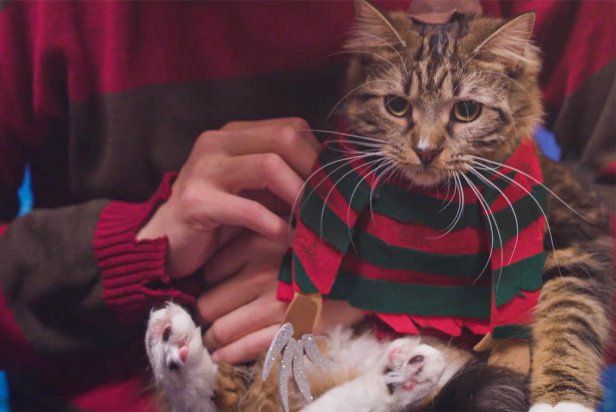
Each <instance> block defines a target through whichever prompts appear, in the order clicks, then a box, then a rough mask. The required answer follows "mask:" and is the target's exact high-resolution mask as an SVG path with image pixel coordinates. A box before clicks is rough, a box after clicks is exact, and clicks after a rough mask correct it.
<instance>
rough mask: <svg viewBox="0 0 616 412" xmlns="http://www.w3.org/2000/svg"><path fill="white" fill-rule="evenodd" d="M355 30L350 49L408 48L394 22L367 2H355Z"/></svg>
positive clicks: (358, 0)
mask: <svg viewBox="0 0 616 412" xmlns="http://www.w3.org/2000/svg"><path fill="white" fill-rule="evenodd" d="M355 20H356V25H355V30H354V32H353V34H352V36H351V38H350V39H349V41H347V43H346V45H345V47H346V48H348V49H357V48H372V47H383V46H386V45H388V44H389V45H390V46H397V45H402V46H403V47H404V46H406V42H405V41H404V40H403V39H402V36H400V33H399V32H398V30H397V29H396V28H395V27H394V24H393V22H392V20H391V19H390V18H389V17H388V16H387V15H386V14H385V13H383V12H381V11H380V10H379V9H377V8H376V7H375V6H373V5H372V4H370V3H369V2H368V1H366V0H355Z"/></svg>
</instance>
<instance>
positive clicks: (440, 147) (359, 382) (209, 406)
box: [146, 1, 613, 412]
mask: <svg viewBox="0 0 616 412" xmlns="http://www.w3.org/2000/svg"><path fill="white" fill-rule="evenodd" d="M533 24H534V14H532V13H527V14H524V15H522V16H519V17H517V18H514V19H512V20H510V21H507V22H504V21H502V20H499V19H496V18H490V17H475V16H463V15H454V17H453V18H452V20H451V21H450V22H449V23H448V24H444V25H437V26H435V25H427V24H424V23H421V22H419V21H416V20H413V19H411V18H409V16H408V15H407V14H405V13H402V12H394V13H389V14H384V13H381V12H380V11H378V10H377V9H376V8H374V7H373V6H371V5H370V4H369V3H367V2H364V1H358V2H357V25H356V30H355V32H354V34H353V35H352V37H351V38H350V40H349V41H348V42H347V44H346V46H345V48H346V50H347V51H348V52H350V53H351V54H352V55H353V57H352V58H351V61H350V65H349V69H348V74H347V79H346V80H347V83H346V86H347V87H348V93H347V94H346V95H345V98H344V100H343V103H342V104H341V105H340V109H341V111H342V114H343V116H344V118H345V119H346V124H347V125H348V126H349V130H350V133H349V136H351V135H352V136H354V137H355V139H357V141H356V143H357V145H358V146H359V147H362V144H363V147H366V148H367V149H366V150H368V148H369V149H370V150H373V149H374V148H375V147H376V148H377V149H378V151H379V152H380V153H382V156H384V157H385V158H387V159H389V160H390V161H391V162H392V164H395V171H397V172H398V173H399V174H401V175H403V177H404V178H405V179H407V180H408V181H410V182H412V183H413V184H415V185H419V186H425V187H433V186H436V185H440V184H443V182H447V181H450V180H451V179H452V176H458V177H460V176H462V175H466V174H469V173H472V172H470V171H471V170H473V171H475V172H477V171H483V172H487V173H489V172H492V173H498V172H496V167H495V166H500V165H501V162H503V161H504V159H506V158H507V157H508V156H509V155H510V154H511V153H512V152H513V151H514V150H515V149H516V148H517V147H518V145H520V144H521V143H522V142H523V141H524V140H525V139H528V138H529V137H528V136H532V134H533V131H534V130H535V128H536V127H537V126H538V124H539V123H540V121H541V118H542V115H543V112H542V105H541V98H540V91H539V87H538V84H537V76H538V73H539V70H540V59H539V52H538V49H537V48H536V47H535V46H534V45H533V44H532V42H531V41H530V40H529V39H530V37H531V33H532V28H533ZM540 161H541V168H542V172H543V176H544V181H545V185H546V186H547V187H548V188H549V189H550V191H551V192H550V193H551V195H550V196H549V198H548V209H547V211H546V215H547V216H546V217H547V222H548V224H547V225H546V229H548V231H547V232H546V236H545V242H544V243H545V245H544V247H545V251H546V252H547V259H546V261H545V266H544V272H543V286H542V288H541V295H540V299H539V303H538V305H537V307H536V311H535V317H534V323H533V325H532V340H531V342H532V344H531V354H532V356H531V368H530V374H529V376H530V377H529V382H530V392H529V398H528V399H529V402H530V403H527V402H528V399H527V398H526V395H525V393H524V392H525V390H521V389H524V388H525V387H526V382H525V381H524V379H523V378H520V377H519V376H518V375H515V374H513V373H509V372H507V371H506V370H504V369H500V368H498V367H486V366H485V365H482V364H478V363H477V362H476V361H475V360H473V359H472V356H471V355H470V354H469V353H467V352H463V351H461V350H457V349H454V348H451V347H448V346H447V345H444V344H443V343H440V342H439V341H435V340H430V339H425V338H401V339H398V340H394V341H391V342H389V341H386V342H379V341H377V340H376V339H375V338H374V337H373V336H372V335H371V334H370V333H367V334H364V335H360V336H359V337H354V338H352V337H351V335H350V332H348V331H345V330H337V331H333V332H332V334H330V336H329V340H328V341H326V343H325V348H324V350H325V352H326V353H328V354H329V355H330V356H331V357H332V358H334V359H335V360H338V361H339V363H340V364H342V365H347V366H348V365H351V366H353V365H355V368H350V369H346V370H345V371H343V372H341V371H340V370H339V371H338V372H331V374H332V376H329V377H327V376H324V375H323V373H318V372H317V371H312V372H311V371H308V372H309V373H308V375H309V378H312V385H313V391H314V393H315V394H321V393H325V394H324V395H322V396H321V397H320V398H318V399H317V400H316V401H315V402H314V403H312V404H310V405H309V406H308V407H307V408H306V410H322V411H328V410H331V411H338V410H345V409H344V408H347V410H357V411H359V410H366V411H368V410H375V411H377V410H378V411H396V410H415V409H429V410H485V411H497V410H502V411H517V410H528V408H529V407H530V410H531V411H532V412H543V411H570V412H577V411H579V412H588V411H592V410H594V409H595V408H596V407H597V405H598V403H599V402H600V400H601V398H602V388H601V384H600V379H599V377H600V373H601V369H602V366H603V354H604V349H605V346H606V344H607V343H608V339H609V330H610V324H611V322H610V313H609V307H610V299H611V291H612V284H611V282H612V273H613V269H612V261H611V239H610V236H609V232H608V228H609V222H608V217H607V213H606V211H605V210H604V208H603V207H602V206H601V202H600V201H599V199H598V198H597V196H596V195H595V194H593V193H592V192H590V191H589V190H588V187H587V186H585V185H584V184H582V183H580V182H579V181H578V180H577V179H575V178H574V177H573V175H572V173H571V172H570V171H568V170H567V169H565V168H564V167H563V166H561V165H560V164H557V163H554V162H551V161H549V160H548V159H545V158H544V157H540ZM497 177H498V176H497ZM460 181H461V180H460ZM174 317H175V318H174ZM173 319H175V320H173ZM196 331H198V329H196V328H195V326H194V324H193V323H192V320H190V317H188V315H187V314H186V313H185V312H184V311H183V310H182V309H180V308H178V307H176V306H173V305H171V306H168V307H166V308H163V309H160V310H159V311H156V312H153V314H152V317H151V320H150V326H149V329H148V332H147V337H146V347H147V350H148V354H149V356H150V360H151V363H152V367H153V370H154V373H155V377H156V380H157V383H158V384H159V385H160V386H161V387H162V388H163V389H164V390H165V391H166V394H167V396H168V398H169V399H171V403H172V407H174V408H175V409H177V410H193V409H194V410H198V409H203V410H216V405H217V406H218V408H220V409H221V410H270V409H271V410H276V409H277V408H278V406H277V405H279V403H278V402H279V400H278V399H277V395H276V394H275V392H276V391H275V386H274V385H275V384H274V382H275V379H271V378H270V380H269V381H268V382H265V383H264V382H262V381H261V380H260V379H259V378H258V376H259V375H260V373H259V371H258V369H259V365H260V364H259V363H257V365H256V366H253V367H252V368H248V369H242V368H231V367H229V366H226V365H218V366H217V365H214V364H213V363H212V361H211V360H210V359H209V356H208V355H207V351H205V350H203V348H202V347H201V339H200V336H198V332H196ZM195 334H196V335H195ZM195 336H197V337H195ZM517 353H519V352H505V353H504V354H503V353H498V350H494V352H493V356H492V358H493V359H495V361H494V362H491V363H493V364H495V365H514V366H515V365H516V363H517V362H518V359H514V358H511V356H512V354H514V355H515V354H517ZM508 357H509V358H508ZM358 359H362V361H361V362H359V361H358ZM523 369H524V368H522V370H523ZM336 374H337V375H336ZM333 375H336V376H333ZM186 379H188V380H189V381H191V382H193V383H187V381H186ZM345 381H346V383H344V382H345ZM186 385H188V386H186ZM421 385H424V386H421ZM498 385H501V386H498ZM291 386H292V385H290V388H291ZM491 387H496V388H498V389H497V390H490V388H491ZM328 389H329V392H327V390H328ZM439 391H440V393H439ZM290 396H291V400H290V401H291V409H293V410H297V409H300V408H302V407H303V406H304V403H303V402H302V401H301V397H300V396H299V394H298V393H293V392H292V393H291V395H290ZM343 398H344V399H347V398H348V399H352V400H354V401H355V402H357V404H352V403H348V402H346V401H344V402H342V401H341V399H343ZM508 402H510V403H508ZM361 408H363V409H361Z"/></svg>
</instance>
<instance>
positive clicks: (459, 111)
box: [452, 100, 482, 123]
mask: <svg viewBox="0 0 616 412" xmlns="http://www.w3.org/2000/svg"><path fill="white" fill-rule="evenodd" d="M481 107H482V106H481V103H477V102H476V101H474V100H463V101H461V102H458V103H456V104H455V105H454V106H453V112H452V113H453V117H454V119H456V120H457V121H459V122H463V123H468V122H472V121H473V120H475V119H476V118H478V117H479V115H480V114H481Z"/></svg>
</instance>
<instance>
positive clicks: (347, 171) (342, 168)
mask: <svg viewBox="0 0 616 412" xmlns="http://www.w3.org/2000/svg"><path fill="white" fill-rule="evenodd" d="M343 156H345V155H344V154H341V153H338V152H336V151H335V150H331V149H330V150H327V148H325V149H323V151H322V152H321V156H320V157H319V162H320V164H319V166H324V165H328V164H329V163H331V162H333V161H336V160H340V159H342V158H343ZM349 156H351V155H349ZM375 159H376V158H375ZM370 160H374V159H367V160H366V161H370ZM360 167H361V166H360ZM373 168H374V167H371V169H373ZM366 170H370V169H368V168H366ZM324 171H325V173H327V175H328V176H329V180H330V181H331V183H332V185H335V186H336V188H338V190H339V191H340V192H341V193H349V194H350V193H353V191H355V193H354V194H353V199H352V200H351V199H347V202H348V201H351V206H352V207H353V208H354V209H355V210H362V209H363V208H364V207H365V206H366V204H367V203H368V202H369V196H370V186H369V185H368V183H366V181H365V180H363V178H362V176H361V175H360V174H359V173H357V171H356V170H355V169H354V168H353V166H352V165H351V164H350V163H348V162H339V163H335V164H333V165H332V166H325V167H324ZM320 180H321V178H318V179H316V178H315V179H313V181H311V182H310V186H311V188H310V190H308V191H307V192H308V193H309V192H311V191H313V190H315V188H313V187H312V186H313V185H318V183H319V181H320ZM318 189H319V188H318V187H317V188H316V190H318ZM355 189H357V190H355ZM323 191H324V190H322V189H321V190H320V192H321V193H322V192H323ZM322 195H323V196H326V193H325V194H324V193H322Z"/></svg>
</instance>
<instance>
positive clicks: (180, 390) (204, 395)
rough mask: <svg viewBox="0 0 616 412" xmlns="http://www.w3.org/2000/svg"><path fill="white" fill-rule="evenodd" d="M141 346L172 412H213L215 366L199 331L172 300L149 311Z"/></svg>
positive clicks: (186, 314)
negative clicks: (143, 344)
mask: <svg viewBox="0 0 616 412" xmlns="http://www.w3.org/2000/svg"><path fill="white" fill-rule="evenodd" d="M145 346H146V352H147V354H148V358H149V360H150V365H151V366H152V372H153V374H154V378H155V380H156V385H157V386H158V387H159V388H160V389H161V390H162V391H163V392H164V395H165V397H166V398H167V399H168V400H169V402H170V403H171V406H172V408H173V409H174V410H175V411H191V412H192V411H195V412H197V411H203V412H214V411H216V407H215V405H214V402H213V400H212V397H213V395H214V390H215V385H216V372H217V366H216V364H214V363H213V362H212V360H211V358H210V355H209V353H208V351H207V349H206V348H204V347H203V343H202V336H201V330H200V328H198V327H197V326H196V325H195V323H194V322H193V320H192V318H191V317H190V315H189V314H188V313H187V312H186V311H185V310H184V309H182V308H181V307H180V306H178V305H176V304H174V303H171V302H170V303H167V305H166V306H165V307H164V308H162V309H158V310H154V311H152V313H151V314H150V319H149V321H148V329H147V331H146V336H145Z"/></svg>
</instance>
